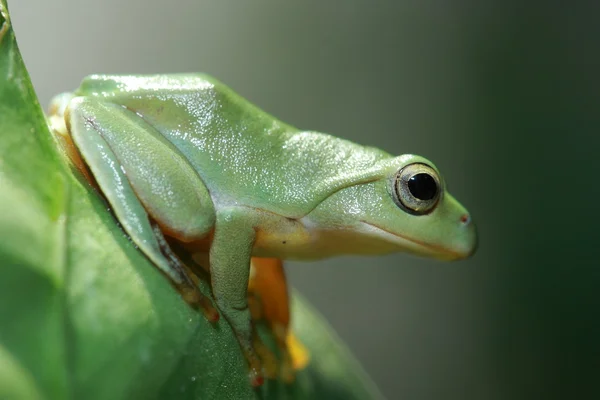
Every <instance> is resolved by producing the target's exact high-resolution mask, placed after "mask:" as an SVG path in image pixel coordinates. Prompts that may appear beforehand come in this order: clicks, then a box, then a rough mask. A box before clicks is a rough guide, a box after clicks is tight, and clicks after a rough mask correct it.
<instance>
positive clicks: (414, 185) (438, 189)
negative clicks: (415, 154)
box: [393, 163, 442, 215]
mask: <svg viewBox="0 0 600 400" xmlns="http://www.w3.org/2000/svg"><path fill="white" fill-rule="evenodd" d="M393 193H394V196H393V197H394V201H395V202H396V204H398V206H400V207H401V208H402V209H404V210H405V211H407V212H408V213H410V214H414V215H425V214H428V213H430V212H431V211H433V209H434V208H435V206H436V205H437V203H438V201H439V199H440V196H441V193H442V185H441V179H440V177H439V175H438V173H437V171H436V170H434V169H433V168H432V167H430V166H429V165H427V164H423V163H413V164H408V165H406V166H404V167H402V168H401V169H400V170H398V172H397V173H396V174H395V175H394V178H393Z"/></svg>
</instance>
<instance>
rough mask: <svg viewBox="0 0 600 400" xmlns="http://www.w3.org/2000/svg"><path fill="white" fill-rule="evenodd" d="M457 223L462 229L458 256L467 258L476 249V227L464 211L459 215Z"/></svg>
mask: <svg viewBox="0 0 600 400" xmlns="http://www.w3.org/2000/svg"><path fill="white" fill-rule="evenodd" d="M459 224H460V225H461V228H462V229H463V238H464V240H463V243H462V246H461V247H462V248H461V249H460V258H461V259H464V258H469V257H471V256H472V255H473V254H475V252H476V251H477V246H478V242H479V241H478V239H477V228H476V226H475V224H474V223H473V219H472V218H471V215H470V214H469V213H464V214H462V215H461V216H460V219H459Z"/></svg>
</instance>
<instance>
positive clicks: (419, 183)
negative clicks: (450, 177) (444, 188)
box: [408, 173, 438, 200]
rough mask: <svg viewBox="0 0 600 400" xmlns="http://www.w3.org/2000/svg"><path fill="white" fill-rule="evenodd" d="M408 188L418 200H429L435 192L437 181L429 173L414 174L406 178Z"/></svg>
mask: <svg viewBox="0 0 600 400" xmlns="http://www.w3.org/2000/svg"><path fill="white" fill-rule="evenodd" d="M408 189H409V190H410V192H411V193H412V195H413V196H415V197H416V198H417V199H419V200H431V199H433V198H434V197H435V195H436V194H437V190H438V187H437V183H436V182H435V179H433V177H432V176H431V175H429V174H424V173H421V174H415V175H413V176H411V177H410V179H409V180H408Z"/></svg>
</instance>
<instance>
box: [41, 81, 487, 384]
mask: <svg viewBox="0 0 600 400" xmlns="http://www.w3.org/2000/svg"><path fill="white" fill-rule="evenodd" d="M52 106H53V108H54V115H53V116H51V121H52V118H54V121H55V122H53V125H54V126H53V128H54V130H55V132H57V133H58V134H60V135H63V136H66V135H70V137H71V138H72V140H73V142H74V144H75V146H76V147H77V150H78V152H79V153H80V154H81V157H82V159H83V160H84V162H85V164H87V166H88V167H89V169H90V171H91V173H92V175H93V177H94V178H95V180H96V182H97V184H98V186H99V187H100V189H101V190H102V192H103V194H104V195H105V197H106V199H107V200H108V202H109V203H110V205H111V207H112V209H113V211H114V213H115V215H116V217H117V218H118V220H119V221H120V222H121V224H122V226H123V228H124V230H125V231H126V232H127V233H128V234H129V236H130V237H131V239H132V240H133V242H135V243H136V244H137V245H138V246H139V248H140V249H141V250H142V251H143V252H144V253H145V254H146V255H147V256H148V258H149V259H150V260H151V261H153V262H154V264H156V265H157V266H158V267H159V268H160V269H161V270H162V271H163V272H165V273H166V275H167V276H168V277H169V278H170V279H171V280H172V281H173V282H174V283H175V284H177V285H182V284H184V285H185V284H186V283H187V278H186V276H185V272H183V271H181V270H180V268H179V267H177V263H176V262H173V259H174V256H173V255H172V254H171V253H170V252H169V250H168V246H166V245H165V243H164V238H163V237H162V235H161V232H162V233H164V234H165V235H167V236H170V237H172V238H176V239H178V240H179V241H181V242H187V243H189V242H194V241H198V240H200V239H202V238H205V237H206V236H207V235H209V234H210V233H213V234H214V236H212V242H211V243H210V251H209V260H210V273H211V281H212V285H213V293H214V296H215V300H216V304H217V306H218V308H219V310H220V312H221V313H222V315H223V316H224V317H225V318H226V319H227V321H229V323H230V324H231V326H232V328H233V330H234V331H235V333H236V334H237V337H238V339H239V341H240V344H241V346H242V349H243V350H244V352H245V353H246V356H247V357H249V360H250V363H251V366H252V363H253V360H254V359H255V358H256V357H255V355H254V350H253V346H252V329H251V323H250V314H249V311H248V308H247V299H246V290H247V285H248V275H249V265H250V258H251V256H262V257H276V258H280V259H318V258H323V257H329V256H333V255H337V254H382V253H390V252H397V251H405V252H410V253H414V254H419V255H424V256H430V257H435V258H440V259H461V258H465V257H468V256H469V255H471V254H472V253H473V252H474V250H475V247H476V232H475V226H474V224H473V223H471V221H470V217H469V214H468V213H467V211H466V210H465V208H464V207H462V206H461V205H460V204H459V203H458V202H457V201H456V200H455V199H454V198H453V197H452V196H451V195H450V194H448V193H447V192H446V189H445V184H444V182H443V180H442V179H441V178H440V176H439V172H438V170H437V169H436V167H435V166H434V165H433V164H432V163H431V162H430V161H428V160H426V159H424V158H422V157H419V156H415V155H402V156H399V157H393V156H391V155H390V154H388V153H386V152H384V151H382V150H379V149H376V148H373V147H365V146H361V145H358V144H355V143H352V142H349V141H346V140H343V139H339V138H336V137H333V136H330V135H326V134H322V133H316V132H306V131H299V130H298V129H295V128H293V127H291V126H289V125H287V124H285V123H283V122H281V121H279V120H277V119H275V118H273V117H272V116H270V115H268V114H266V113H265V112H263V111H261V110H259V109H258V108H257V107H255V106H254V105H252V104H250V103H249V102H247V101H246V100H244V99H242V98H241V97H240V96H238V95H237V94H235V93H234V92H232V91H231V90H230V89H229V88H227V87H226V86H225V85H223V84H222V83H220V82H218V81H216V80H214V79H213V78H210V77H208V76H205V75H200V74H182V75H155V76H104V75H96V76H91V77H88V78H86V79H85V80H84V81H83V83H82V85H81V87H80V88H79V89H77V90H76V91H75V92H74V93H67V94H62V95H59V96H57V97H56V98H55V99H54V100H53V105H52ZM56 121H58V122H56ZM415 163H420V164H425V165H427V166H429V168H430V171H431V175H434V176H435V177H436V179H437V180H438V184H439V195H438V197H437V199H436V201H435V205H434V206H433V207H432V208H431V209H430V210H428V212H426V213H422V214H419V213H414V212H410V210H407V209H406V208H405V207H403V206H402V205H400V204H399V202H398V198H397V197H398V196H397V195H395V194H394V193H395V192H394V190H395V189H394V182H395V181H396V179H397V173H398V171H400V170H402V169H403V168H404V167H406V166H409V165H412V164H415ZM151 221H154V222H155V223H156V224H158V226H159V227H160V228H161V229H160V230H158V229H156V228H155V227H153V225H152V222H151ZM255 372H256V371H255Z"/></svg>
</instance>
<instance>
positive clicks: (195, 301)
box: [178, 285, 220, 322]
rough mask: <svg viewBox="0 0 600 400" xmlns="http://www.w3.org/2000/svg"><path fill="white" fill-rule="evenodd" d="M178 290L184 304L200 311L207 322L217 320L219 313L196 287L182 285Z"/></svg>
mask: <svg viewBox="0 0 600 400" xmlns="http://www.w3.org/2000/svg"><path fill="white" fill-rule="evenodd" d="M178 290H179V293H180V294H181V297H183V299H184V300H185V302H186V303H188V304H189V305H190V306H191V307H192V308H194V309H196V310H200V311H202V314H204V317H205V318H206V319H207V320H209V321H210V322H217V321H218V320H219V318H220V314H219V311H217V309H216V308H215V306H213V305H212V303H211V302H210V300H208V298H207V297H206V296H204V295H203V294H202V292H200V290H199V289H198V288H197V287H196V286H191V285H182V286H181V287H179V288H178Z"/></svg>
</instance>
